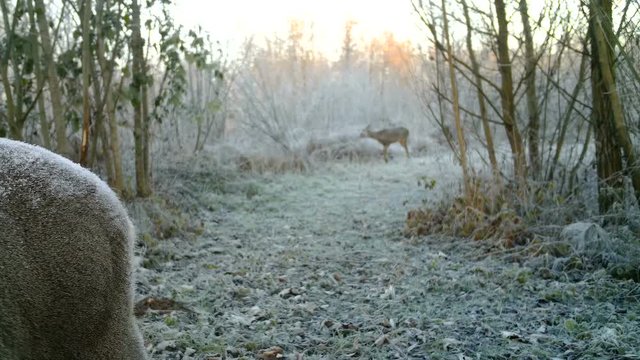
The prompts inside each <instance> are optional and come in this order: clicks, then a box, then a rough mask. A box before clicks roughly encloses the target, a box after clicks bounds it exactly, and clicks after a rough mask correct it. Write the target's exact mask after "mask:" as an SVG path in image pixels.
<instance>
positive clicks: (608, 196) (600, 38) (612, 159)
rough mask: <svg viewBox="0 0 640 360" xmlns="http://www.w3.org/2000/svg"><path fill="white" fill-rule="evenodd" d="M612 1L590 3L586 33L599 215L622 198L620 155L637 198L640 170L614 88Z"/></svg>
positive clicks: (595, 0) (602, 0)
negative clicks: (594, 129) (625, 164)
mask: <svg viewBox="0 0 640 360" xmlns="http://www.w3.org/2000/svg"><path fill="white" fill-rule="evenodd" d="M611 21H612V1H611V0H591V1H590V23H589V31H590V38H591V49H592V50H591V68H592V75H591V79H592V80H591V81H592V87H593V92H592V96H593V99H592V101H593V111H594V112H593V116H594V122H595V124H596V158H597V163H598V178H599V180H600V181H599V187H598V200H599V205H600V211H601V213H605V212H607V211H608V210H610V208H611V206H612V205H613V204H614V203H615V202H616V201H621V200H622V196H623V194H624V189H623V181H622V170H623V167H622V153H624V157H625V158H626V161H627V170H628V171H629V174H630V175H631V182H632V184H633V188H634V190H635V196H636V199H637V198H639V197H640V169H638V167H637V166H636V162H637V157H636V153H635V150H634V148H633V144H632V143H631V137H630V136H629V130H628V129H627V126H626V124H625V122H624V114H623V110H622V104H621V102H620V97H619V96H618V91H617V88H616V78H615V65H614V49H613V44H615V43H616V42H615V41H614V38H613V36H614V34H613V28H612V25H611Z"/></svg>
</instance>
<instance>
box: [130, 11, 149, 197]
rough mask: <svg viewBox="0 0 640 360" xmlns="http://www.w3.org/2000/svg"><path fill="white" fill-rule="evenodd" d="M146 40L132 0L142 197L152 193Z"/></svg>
mask: <svg viewBox="0 0 640 360" xmlns="http://www.w3.org/2000/svg"><path fill="white" fill-rule="evenodd" d="M143 47H144V41H143V40H142V35H141V33H140V4H138V0H132V2H131V54H132V70H133V71H132V77H133V79H132V83H131V89H132V96H131V104H132V105H133V109H134V115H133V120H134V121H133V122H134V129H133V137H134V142H135V162H136V193H137V194H138V196H140V197H146V196H149V195H151V187H150V184H149V181H150V179H149V177H148V174H147V162H146V159H147V158H148V155H146V153H147V151H148V147H147V146H146V145H145V144H146V139H145V133H146V132H147V131H148V128H146V125H145V118H144V117H145V115H146V113H145V110H146V106H145V105H144V99H143V97H144V95H145V94H146V91H145V88H146V82H147V79H146V72H145V63H144V61H145V60H144V52H143Z"/></svg>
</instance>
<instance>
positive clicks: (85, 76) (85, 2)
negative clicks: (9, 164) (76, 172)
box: [78, 0, 97, 166]
mask: <svg viewBox="0 0 640 360" xmlns="http://www.w3.org/2000/svg"><path fill="white" fill-rule="evenodd" d="M91 6H92V4H91V0H79V1H78V8H79V9H80V21H81V23H82V141H81V142H80V165H82V166H86V165H87V154H88V150H89V132H90V128H91V97H90V95H89V86H90V76H91V68H92V67H93V66H91V62H92V61H93V60H92V59H91V30H90V24H91ZM94 131H97V129H94Z"/></svg>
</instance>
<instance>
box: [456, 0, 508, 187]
mask: <svg viewBox="0 0 640 360" xmlns="http://www.w3.org/2000/svg"><path fill="white" fill-rule="evenodd" d="M462 8H463V11H464V20H465V24H466V25H467V52H468V53H469V61H471V68H472V70H473V76H474V78H475V84H474V85H475V88H476V94H477V96H478V107H479V109H480V119H481V121H482V129H483V131H484V138H485V141H486V142H487V153H488V154H489V163H490V164H491V173H492V174H493V178H494V181H495V182H496V185H498V186H499V184H500V183H501V179H500V170H499V169H498V159H497V157H496V150H495V145H494V144H493V134H492V132H491V125H490V124H489V116H488V114H487V104H486V103H485V98H484V97H485V94H484V89H483V86H482V77H481V76H480V65H479V64H478V61H477V60H476V54H475V51H474V50H473V45H472V42H471V34H472V29H471V20H470V18H469V8H468V6H467V2H466V1H465V0H462Z"/></svg>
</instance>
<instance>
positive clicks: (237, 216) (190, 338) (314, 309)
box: [132, 157, 640, 359]
mask: <svg viewBox="0 0 640 360" xmlns="http://www.w3.org/2000/svg"><path fill="white" fill-rule="evenodd" d="M196 168H198V167H196ZM199 168H200V170H193V172H192V173H186V174H185V173H181V172H180V171H181V170H180V171H178V170H175V172H172V171H173V170H171V169H165V170H163V171H159V174H160V175H161V176H163V177H164V178H167V179H170V180H167V181H165V182H164V184H165V185H163V186H164V188H161V189H160V190H159V193H164V194H165V196H166V197H167V198H169V199H177V200H176V201H175V204H174V205H173V206H175V207H176V208H179V210H180V211H181V212H183V213H185V214H187V215H186V221H188V222H189V223H190V224H196V225H192V227H193V226H195V227H196V228H197V229H196V230H194V231H191V232H190V233H189V234H184V235H183V233H181V232H177V233H176V235H175V236H166V239H158V240H152V241H147V242H148V243H151V244H152V245H148V246H147V248H146V249H145V251H144V255H143V256H144V259H143V261H144V262H145V263H146V264H147V267H148V268H147V269H141V270H139V271H138V272H137V278H138V284H139V285H138V293H139V294H138V298H141V297H143V296H151V297H155V298H168V299H172V300H175V301H177V302H178V303H179V304H181V306H182V307H183V309H178V310H174V311H153V310H152V311H148V312H146V314H144V315H143V316H141V317H140V318H139V321H140V324H141V327H142V330H143V333H144V337H145V342H146V344H147V345H148V348H149V351H150V353H151V357H152V358H153V359H238V358H244V359H254V358H263V359H276V358H285V359H550V358H558V359H608V358H611V359H618V358H629V359H634V358H640V356H639V354H640V337H639V336H638V333H639V329H640V319H639V313H640V306H639V303H638V300H639V296H640V290H639V288H638V284H636V283H634V282H622V281H618V280H613V279H611V278H610V277H609V276H608V275H607V274H606V273H605V272H603V271H594V272H591V273H585V274H583V275H582V276H580V277H579V278H576V277H569V276H564V275H563V274H554V273H549V272H543V271H540V269H539V268H533V267H528V266H526V265H524V264H527V261H524V260H522V259H521V258H519V257H517V256H513V253H510V255H509V256H505V255H504V254H503V253H500V252H497V253H495V254H489V253H488V251H489V250H488V249H490V246H489V245H488V244H486V243H483V242H473V241H470V240H466V239H452V238H443V237H439V236H427V237H422V238H411V239H409V238H406V237H404V236H403V235H402V229H403V226H404V220H405V217H406V213H407V211H409V210H410V209H412V208H416V207H418V206H420V205H421V204H423V202H424V201H426V202H427V203H430V202H434V201H436V200H437V199H438V198H439V197H440V196H441V195H442V194H445V193H452V192H455V189H456V187H457V185H455V172H454V171H452V169H455V168H456V165H455V164H453V163H451V162H450V161H448V160H437V159H435V158H412V159H410V160H406V159H404V158H403V157H396V158H395V159H393V160H392V161H391V162H390V163H389V164H384V163H383V162H382V161H373V162H369V163H364V164H353V163H345V164H335V165H331V166H328V167H326V168H322V169H317V170H314V171H311V172H309V173H301V174H299V173H287V174H272V175H255V176H246V175H245V176H233V177H232V178H224V177H222V178H221V177H220V176H219V175H216V174H217V173H216V172H215V171H214V170H210V169H207V168H206V166H202V165H201V166H200V167H199ZM422 177H426V178H427V179H434V180H436V186H435V188H434V189H431V190H426V189H425V188H424V187H421V186H418V181H419V180H420V179H421V178H422ZM132 215H133V216H134V218H137V221H139V222H141V223H142V222H144V221H149V220H148V219H146V220H145V219H142V216H141V215H140V214H139V212H138V211H136V208H135V207H134V208H133V210H132ZM139 228H140V229H142V230H141V232H144V229H145V227H144V226H143V225H140V226H139ZM514 259H515V260H514ZM278 356H281V357H278Z"/></svg>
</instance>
